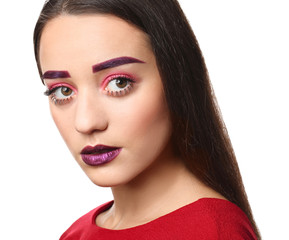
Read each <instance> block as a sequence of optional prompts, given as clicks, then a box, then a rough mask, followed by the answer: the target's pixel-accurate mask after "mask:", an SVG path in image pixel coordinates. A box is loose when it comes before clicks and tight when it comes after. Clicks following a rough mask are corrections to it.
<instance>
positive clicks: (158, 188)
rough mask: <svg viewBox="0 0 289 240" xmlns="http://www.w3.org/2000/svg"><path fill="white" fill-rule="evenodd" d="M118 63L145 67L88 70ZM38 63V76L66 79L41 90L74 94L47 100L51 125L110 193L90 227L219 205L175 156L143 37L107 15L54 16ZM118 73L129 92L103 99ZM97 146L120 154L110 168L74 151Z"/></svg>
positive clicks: (118, 225)
mask: <svg viewBox="0 0 289 240" xmlns="http://www.w3.org/2000/svg"><path fill="white" fill-rule="evenodd" d="M76 56H77V57H76ZM122 56H129V57H133V58H137V59H139V60H141V61H143V62H144V63H131V64H125V65H121V66H117V67H114V68H110V69H105V70H102V71H99V72H96V73H93V71H92V66H93V65H95V64H98V63H100V62H104V61H107V60H109V59H112V58H117V57H122ZM40 63H41V68H42V72H43V73H44V72H46V71H51V70H55V71H60V70H65V71H67V72H68V73H69V75H70V77H69V78H57V79H44V82H45V84H46V85H47V87H48V88H49V87H51V86H52V85H54V84H59V83H61V84H62V83H65V84H66V86H71V88H72V89H73V90H74V94H73V96H72V98H71V100H70V101H69V102H68V103H66V104H62V105H60V104H56V105H55V104H54V103H53V101H51V100H50V110H51V114H52V117H53V120H54V122H55V124H56V126H57V127H58V129H59V132H60V133H61V135H62V137H63V139H64V141H65V142H66V144H67V146H68V148H69V149H70V151H71V153H72V155H73V156H74V158H75V159H76V161H77V162H78V164H79V165H80V167H81V168H82V169H83V171H84V172H85V173H86V174H87V176H88V177H89V178H90V180H91V181H92V182H93V183H95V184H96V185H98V186H103V187H111V189H112V192H113V195H114V201H115V202H114V205H113V206H112V207H111V208H110V209H109V210H107V211H106V212H103V213H102V214H100V215H99V216H98V217H97V219H96V224H97V225H99V226H101V227H105V228H109V229H124V228H128V227H133V226H136V225H140V224H143V223H146V222H149V221H151V220H153V219H156V218H158V217H160V216H162V215H164V214H167V213H169V212H171V211H174V210H176V209H178V208H180V207H182V206H184V205H186V204H189V203H191V202H194V201H196V200H198V199H200V198H203V197H216V198H222V196H220V195H219V194H218V193H216V192H214V191H213V190H212V189H210V188H208V187H206V186H204V185H203V184H202V183H201V182H200V181H198V179H197V178H196V177H194V175H193V174H191V173H190V172H189V171H188V170H187V169H186V168H185V166H184V164H183V162H182V160H181V159H180V158H179V157H178V156H177V155H175V154H174V151H173V149H174V146H173V145H172V141H171V134H172V124H171V120H170V115H169V110H168V108H167V104H166V101H165V96H164V91H163V84H162V81H161V78H160V74H159V71H158V68H157V65H156V60H155V56H154V54H153V52H152V50H151V46H150V43H149V40H148V38H147V36H146V35H145V33H143V32H142V31H140V30H139V29H137V28H136V27H134V26H132V25H130V24H128V23H127V22H125V21H123V20H121V19H119V18H117V17H114V16H111V15H81V16H72V15H65V16H59V17H57V18H55V19H53V20H51V21H50V22H48V23H47V25H46V26H45V28H44V31H43V34H42V37H41V42H40ZM118 73H125V74H130V75H132V76H134V77H135V79H136V82H135V83H134V87H133V89H132V90H131V91H130V92H129V93H128V94H126V95H124V96H120V97H118V96H111V95H108V94H107V93H106V92H105V91H104V89H103V81H104V79H106V77H107V76H109V75H111V74H118ZM176 81H177V80H176ZM97 144H103V145H108V146H117V147H121V148H122V151H121V153H120V154H119V156H118V157H117V158H115V159H114V160H113V161H111V162H109V163H106V164H104V165H100V166H89V165H87V164H85V163H84V162H83V161H82V159H81V156H80V152H81V150H82V149H83V148H84V147H86V146H88V145H90V146H95V145H97ZM164 203H166V204H164Z"/></svg>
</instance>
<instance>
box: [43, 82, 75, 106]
mask: <svg viewBox="0 0 289 240" xmlns="http://www.w3.org/2000/svg"><path fill="white" fill-rule="evenodd" d="M47 87H48V89H47V90H46V91H45V92H44V95H46V96H49V97H50V99H51V101H52V102H53V103H54V104H56V105H57V104H59V105H63V104H66V103H69V102H70V101H71V100H72V98H73V96H74V95H75V93H76V92H77V90H76V89H75V88H74V87H72V86H71V85H69V84H67V83H56V84H52V85H51V86H49V85H48V86H47Z"/></svg>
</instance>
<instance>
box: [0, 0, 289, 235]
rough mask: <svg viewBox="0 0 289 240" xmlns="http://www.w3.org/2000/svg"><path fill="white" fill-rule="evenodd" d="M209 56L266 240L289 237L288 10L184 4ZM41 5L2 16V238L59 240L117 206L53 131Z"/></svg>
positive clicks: (9, 6) (4, 9)
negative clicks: (36, 49)
mask: <svg viewBox="0 0 289 240" xmlns="http://www.w3.org/2000/svg"><path fill="white" fill-rule="evenodd" d="M180 2H181V5H182V7H183V9H184V11H185V13H186V14H187V17H188V18H189V21H190V23H191V25H192V28H193V29H194V31H195V34H196V36H197V38H198V40H199V43H200V46H201V48H202V50H203V53H204V56H205V59H206V62H207V66H208V69H209V73H210V77H211V81H212V83H213V86H214V88H215V92H216V95H217V98H218V101H219V104H220V107H221V110H222V113H223V116H224V119H225V122H226V125H227V128H228V131H229V134H230V136H231V140H232V142H233V145H234V148H235V152H236V155H237V158H238V162H239V166H240V169H241V173H242V175H243V179H244V183H245V187H246V190H247V193H248V196H249V200H250V203H251V206H252V209H253V213H254V216H255V219H256V221H257V223H258V226H259V228H260V231H261V233H262V235H263V239H265V240H267V239H268V240H269V239H289V233H288V224H289V221H288V214H289V207H288V205H289V204H288V202H289V198H288V183H289V177H288V175H289V174H288V170H289V168H288V161H289V154H288V149H289V148H288V134H289V128H288V123H289V117H288V102H289V101H288V86H289V84H288V81H289V67H288V64H289V47H288V45H289V14H288V10H289V8H288V5H287V2H288V1H285V0H284V1H281V0H274V1H273V0H271V1H266V0H262V1H261V0H260V1H259V0H243V1H236V0H235V1H234V0H226V1H225V0H219V1H215V0H211V1H209V0H201V1H200V0H198V1H197V0H194V1H189V0H182V1H180ZM42 4H43V2H42V1H41V0H29V1H20V0H13V1H3V2H2V3H1V15H0V18H1V19H0V20H1V21H0V31H1V44H0V61H1V79H0V87H1V92H0V104H1V118H0V121H1V123H0V136H1V145H0V148H1V155H0V156H1V161H0V164H1V166H0V184H1V186H0V187H1V188H0V191H1V192H0V239H3V240H4V239H5V240H10V239H13V240H14V239H29V240H34V239H35V240H36V239H37V240H39V239H41V240H46V239H47V240H51V239H58V238H59V236H60V235H61V233H62V232H63V231H64V230H65V229H66V228H67V227H69V225H70V224H71V223H72V222H73V221H74V220H76V219H77V218H78V217H80V216H81V215H82V214H84V213H86V212H87V211H89V210H90V209H92V208H94V207H96V206H98V205H99V204H101V203H103V202H105V201H108V200H111V199H112V196H111V193H110V190H109V189H103V188H99V187H96V186H94V185H93V184H92V183H91V182H90V181H89V180H88V178H87V177H86V176H85V174H84V173H83V172H82V171H81V169H80V168H79V167H78V165H77V164H76V163H75V161H74V160H73V158H72V157H71V155H70V153H69V152H68V150H67V149H66V146H65V145H64V143H63V141H62V139H61V137H60V135H59V133H58V132H57V130H56V127H55V126H54V123H53V122H52V119H51V117H50V113H49V110H48V102H47V98H46V97H44V96H43V94H42V93H43V92H44V90H45V88H44V87H43V86H42V84H41V82H40V79H39V77H38V73H37V69H36V65H35V62H34V56H33V45H32V33H33V28H34V25H35V22H36V19H37V17H38V15H39V12H40V10H41V8H42Z"/></svg>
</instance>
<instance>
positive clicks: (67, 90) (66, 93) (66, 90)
mask: <svg viewBox="0 0 289 240" xmlns="http://www.w3.org/2000/svg"><path fill="white" fill-rule="evenodd" d="M61 93H62V94H63V95H64V96H66V97H67V96H70V95H71V94H72V90H71V89H70V88H68V87H61Z"/></svg>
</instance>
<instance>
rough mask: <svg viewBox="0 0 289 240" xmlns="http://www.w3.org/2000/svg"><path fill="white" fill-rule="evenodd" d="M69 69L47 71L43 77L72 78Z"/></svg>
mask: <svg viewBox="0 0 289 240" xmlns="http://www.w3.org/2000/svg"><path fill="white" fill-rule="evenodd" d="M70 77H71V76H70V74H69V72H68V71H46V72H45V73H44V74H43V75H42V79H56V78H70Z"/></svg>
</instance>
